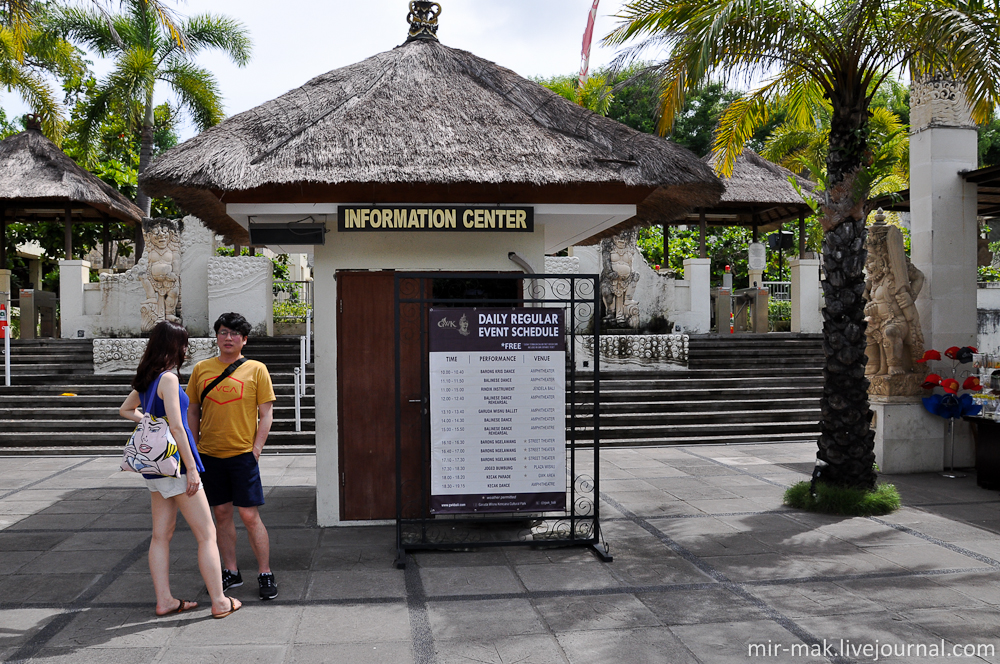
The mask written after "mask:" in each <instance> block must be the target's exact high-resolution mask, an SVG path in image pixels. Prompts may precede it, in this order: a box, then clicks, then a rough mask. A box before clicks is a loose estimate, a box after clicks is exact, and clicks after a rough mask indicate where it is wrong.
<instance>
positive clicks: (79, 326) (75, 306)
mask: <svg viewBox="0 0 1000 664" xmlns="http://www.w3.org/2000/svg"><path fill="white" fill-rule="evenodd" d="M87 283H90V263H89V262H88V261H65V260H64V261H59V317H60V329H61V330H62V338H63V339H77V338H80V337H88V336H89V330H87V329H86V326H85V325H83V321H84V318H83V311H84V309H83V285H84V284H87ZM80 330H83V335H80V334H79V331H80Z"/></svg>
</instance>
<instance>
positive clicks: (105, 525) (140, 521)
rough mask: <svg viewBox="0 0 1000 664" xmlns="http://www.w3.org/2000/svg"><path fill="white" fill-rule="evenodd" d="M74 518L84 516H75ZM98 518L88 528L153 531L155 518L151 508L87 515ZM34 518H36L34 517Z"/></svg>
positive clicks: (180, 521)
mask: <svg viewBox="0 0 1000 664" xmlns="http://www.w3.org/2000/svg"><path fill="white" fill-rule="evenodd" d="M74 516H83V515H82V514H81V515H74ZM87 516H88V517H90V516H97V518H96V519H94V520H93V521H91V522H90V523H89V524H88V526H89V527H90V528H94V529H113V528H128V529H135V530H148V531H152V529H153V516H152V514H151V513H150V511H149V506H148V505H147V506H146V509H145V510H143V511H142V512H135V513H127V512H126V513H119V514H102V515H87ZM32 518H34V517H32ZM183 520H184V519H183V518H182V517H178V519H177V527H178V530H179V529H180V528H181V523H182V522H183ZM76 529H77V530H83V526H82V525H81V526H77V528H76Z"/></svg>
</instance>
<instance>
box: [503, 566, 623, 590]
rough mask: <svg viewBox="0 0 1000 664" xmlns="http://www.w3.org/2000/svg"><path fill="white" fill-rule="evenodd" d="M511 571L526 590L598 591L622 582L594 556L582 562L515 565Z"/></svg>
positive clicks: (619, 585) (618, 585) (615, 586)
mask: <svg viewBox="0 0 1000 664" xmlns="http://www.w3.org/2000/svg"><path fill="white" fill-rule="evenodd" d="M514 571H515V572H516V574H517V576H518V577H519V578H520V579H521V583H523V584H524V586H525V587H526V588H527V589H528V591H529V592H536V591H548V590H556V591H566V590H600V589H605V588H619V587H621V585H622V584H621V582H620V581H619V580H618V579H616V578H615V577H614V576H612V575H611V572H610V571H609V570H608V569H607V565H606V564H605V563H602V562H600V561H599V560H597V558H594V559H593V560H592V561H589V562H584V563H561V564H559V565H551V564H543V565H517V566H516V567H515V568H514Z"/></svg>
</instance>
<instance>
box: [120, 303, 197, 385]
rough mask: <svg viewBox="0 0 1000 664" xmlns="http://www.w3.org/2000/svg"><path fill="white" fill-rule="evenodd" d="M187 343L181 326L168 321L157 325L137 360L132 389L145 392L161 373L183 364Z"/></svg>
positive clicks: (162, 321) (186, 334)
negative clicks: (140, 357) (137, 364)
mask: <svg viewBox="0 0 1000 664" xmlns="http://www.w3.org/2000/svg"><path fill="white" fill-rule="evenodd" d="M187 343H188V333H187V330H185V329H184V327H183V326H182V325H180V324H179V323H173V322H171V321H168V320H161V321H160V322H159V323H157V324H156V326H155V327H153V329H152V330H151V331H150V333H149V343H147V344H146V352H144V353H143V354H142V359H141V360H139V368H138V369H136V371H135V378H133V379H132V387H134V388H135V389H136V390H137V391H138V392H145V391H146V389H147V388H148V387H149V386H150V385H152V384H153V381H154V380H156V377H157V376H159V375H160V374H161V373H163V372H164V371H166V370H167V369H173V368H175V367H180V366H181V365H182V364H184V352H185V349H186V348H187Z"/></svg>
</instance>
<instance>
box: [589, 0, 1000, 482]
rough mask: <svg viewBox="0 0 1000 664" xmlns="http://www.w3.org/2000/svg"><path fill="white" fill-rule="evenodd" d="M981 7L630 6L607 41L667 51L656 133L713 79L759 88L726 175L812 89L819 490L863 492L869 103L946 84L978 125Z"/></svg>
mask: <svg viewBox="0 0 1000 664" xmlns="http://www.w3.org/2000/svg"><path fill="white" fill-rule="evenodd" d="M995 2H996V0H993V2H988V1H987V0H816V1H815V2H812V1H810V0H630V1H629V2H627V3H626V4H625V5H624V7H623V8H622V10H621V12H620V13H619V14H618V18H620V19H621V23H620V24H619V27H618V28H617V29H616V30H615V31H614V32H612V33H611V34H610V35H608V36H607V37H605V43H608V44H612V45H623V44H625V43H626V42H633V45H632V47H631V48H630V49H629V50H628V51H627V52H626V53H625V56H626V57H628V56H629V55H633V56H637V55H638V54H639V53H641V52H644V51H645V50H646V49H648V48H650V47H657V48H660V49H666V51H667V56H666V59H665V60H663V61H662V63H661V64H660V73H661V75H662V77H663V80H664V87H663V90H662V103H663V113H662V122H661V131H665V130H666V129H669V126H670V123H671V122H672V121H673V117H674V114H675V113H676V112H677V109H679V108H680V107H681V105H682V103H683V101H684V96H685V93H686V92H687V91H689V90H692V89H694V88H695V87H696V86H698V85H699V84H701V83H703V82H705V81H707V80H712V78H713V77H728V76H739V77H741V78H742V79H743V80H746V81H763V84H762V85H760V86H759V87H757V88H756V89H754V90H753V91H752V92H751V93H750V94H748V95H747V96H746V97H744V98H742V99H740V100H738V101H737V102H735V103H734V105H733V107H732V109H731V111H732V112H731V113H729V114H728V115H727V119H726V121H727V122H728V123H730V125H731V126H732V129H733V131H732V132H731V133H730V138H731V140H729V141H728V143H724V144H723V145H721V146H719V147H721V148H723V151H724V153H725V156H726V157H725V159H722V160H720V162H721V164H722V168H723V170H724V171H725V170H727V169H728V170H730V171H731V169H732V164H733V162H734V161H735V158H736V156H737V155H738V154H739V153H740V149H741V148H742V145H741V143H742V142H745V140H746V138H747V137H748V136H749V135H750V133H751V132H752V129H753V127H754V126H755V124H756V121H757V119H759V118H760V117H761V116H765V117H766V113H767V107H768V104H769V102H771V101H773V100H774V99H775V98H776V97H779V96H784V97H786V98H787V99H788V100H789V109H790V110H791V112H793V113H795V112H799V111H801V112H803V113H804V112H806V110H807V106H806V100H807V99H809V98H810V97H815V95H811V94H810V90H812V91H818V92H819V93H820V96H823V97H825V98H826V99H828V101H829V104H830V132H829V150H828V151H827V155H826V169H827V179H828V182H829V189H828V196H829V199H828V201H827V203H826V204H825V206H824V210H823V212H824V217H823V220H822V223H823V227H824V230H825V235H824V240H823V262H824V270H825V272H826V281H825V282H824V295H825V299H826V306H825V308H824V309H823V318H824V324H823V334H824V343H823V346H824V354H825V356H826V358H825V363H824V370H823V376H824V386H823V397H822V401H821V407H822V415H821V421H820V430H821V433H820V439H819V451H818V453H817V456H818V458H819V459H821V460H822V461H825V462H827V463H828V464H829V465H828V467H827V468H826V469H825V471H824V479H825V480H826V481H828V482H830V483H832V484H837V485H841V486H850V487H858V488H862V489H868V490H870V489H873V488H874V486H875V480H876V474H875V471H874V468H873V465H874V460H875V454H874V432H873V431H872V430H871V426H870V422H871V417H872V415H871V410H870V409H869V405H868V394H867V385H868V382H867V380H866V379H865V376H864V366H865V321H864V312H863V307H864V303H863V301H862V292H863V289H864V274H863V268H864V263H865V253H866V251H865V242H864V238H865V234H866V230H865V217H866V216H867V210H866V208H865V204H866V200H867V198H868V192H869V188H870V184H871V182H872V177H873V175H872V172H871V170H870V169H869V165H870V163H871V161H872V154H871V152H870V149H869V132H870V125H869V117H870V116H869V105H870V103H871V99H872V94H874V92H873V91H875V90H877V89H878V88H879V86H880V84H881V83H882V82H883V81H884V80H886V78H887V77H889V76H890V75H891V74H892V73H893V72H899V71H901V70H905V69H909V72H910V74H911V76H915V77H923V76H926V75H929V74H935V73H944V74H946V75H949V76H951V77H952V78H953V79H955V80H959V81H962V82H964V84H965V86H966V91H967V97H968V100H969V101H970V105H971V109H972V112H973V118H974V119H975V120H976V121H979V122H982V121H985V120H986V119H987V117H988V115H989V112H990V110H991V109H992V107H993V105H994V104H995V103H996V101H997V100H998V98H1000V94H998V92H1000V90H998V87H997V86H998V85H1000V31H998V29H997V28H998V20H997V17H998V5H997V4H995Z"/></svg>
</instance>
